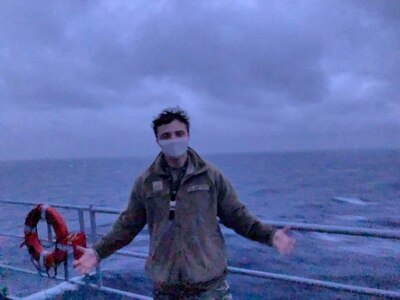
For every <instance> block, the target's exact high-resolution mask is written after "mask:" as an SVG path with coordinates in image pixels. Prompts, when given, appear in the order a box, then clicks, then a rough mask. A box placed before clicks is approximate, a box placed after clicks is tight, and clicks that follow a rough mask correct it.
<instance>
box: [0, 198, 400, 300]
mask: <svg viewBox="0 0 400 300" xmlns="http://www.w3.org/2000/svg"><path fill="white" fill-rule="evenodd" d="M0 203H2V204H12V205H23V206H36V205H37V204H38V203H34V202H17V201H0ZM50 205H51V206H53V207H55V208H62V209H66V210H75V211H77V213H78V220H79V228H80V231H82V232H85V229H86V227H85V220H84V212H87V213H89V218H90V241H91V243H92V244H93V243H95V242H96V240H97V236H98V234H97V225H96V214H119V213H120V212H121V211H120V210H118V209H115V208H107V207H95V206H93V205H89V206H85V205H65V204H50ZM263 221H265V222H266V223H268V224H271V225H274V226H276V227H278V228H280V227H283V226H290V228H291V230H296V231H309V232H320V233H330V234H343V235H353V236H363V237H374V238H384V239H391V240H400V232H399V231H397V230H388V229H367V228H357V227H346V226H327V225H320V224H303V223H290V222H277V221H269V220H263ZM47 232H48V240H49V241H51V240H52V239H53V238H52V232H51V226H48V227H47ZM0 236H5V237H14V238H23V236H22V235H14V234H10V233H3V232H0ZM116 254H118V255H123V256H127V257H135V258H141V259H146V258H147V255H146V254H144V253H139V252H134V251H126V250H119V251H117V252H116ZM0 268H3V269H9V270H12V271H16V272H24V273H28V274H38V273H37V272H33V271H30V270H28V269H22V268H16V267H13V266H9V265H4V264H0ZM66 268H68V267H66ZM228 270H229V271H230V272H231V273H234V274H240V275H246V276H252V277H259V278H266V279H273V280H281V281H289V282H295V283H300V284H306V285H310V286H318V287H323V288H327V289H332V290H339V291H345V292H350V293H355V294H361V295H370V296H378V297H389V298H395V299H400V291H394V290H384V289H377V288H370V287H362V286H356V285H348V284H342V283H337V282H332V281H324V280H316V279H311V278H305V277H299V276H290V275H286V274H277V273H270V272H264V271H257V270H249V269H243V268H236V267H231V266H229V267H228ZM39 275H41V276H43V274H40V273H39ZM93 275H94V277H95V280H96V283H95V284H93V283H88V281H87V280H86V281H85V280H82V278H73V279H70V278H68V270H67V269H66V270H64V278H62V277H56V278H54V279H55V280H61V281H68V282H71V283H73V284H77V285H87V286H90V287H92V288H94V289H97V290H99V291H102V292H106V293H113V294H118V295H122V296H126V297H129V298H132V299H151V298H150V297H147V296H144V295H138V294H135V293H131V292H127V291H123V290H119V289H114V288H111V287H107V286H104V285H103V280H102V270H101V267H100V264H99V265H98V266H97V267H96V272H95V273H93ZM10 299H19V298H17V297H12V296H11V298H10Z"/></svg>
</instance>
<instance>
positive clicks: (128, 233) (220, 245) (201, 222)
mask: <svg viewBox="0 0 400 300" xmlns="http://www.w3.org/2000/svg"><path fill="white" fill-rule="evenodd" d="M189 129H190V123H189V118H188V116H187V115H186V113H185V112H184V111H182V110H180V109H179V108H176V109H166V110H164V111H162V112H161V113H160V114H159V115H158V117H157V118H156V119H155V120H153V130H154V134H155V136H156V141H157V143H158V145H159V146H160V147H161V149H162V151H161V153H160V154H159V155H158V156H157V157H156V159H155V161H154V162H153V163H152V164H151V165H150V167H149V168H148V169H146V170H145V171H144V173H143V174H141V175H140V176H138V178H137V179H136V181H135V184H134V187H133V189H132V192H131V195H130V199H129V202H128V206H127V208H126V209H125V210H124V211H123V212H122V213H121V215H120V216H119V217H118V219H117V221H116V222H115V223H114V225H113V228H112V230H111V232H110V233H108V234H107V235H106V236H104V237H103V238H102V239H101V241H100V242H98V243H97V244H95V245H94V246H93V247H92V248H81V250H82V251H83V252H84V254H83V256H82V257H81V258H80V259H79V260H77V261H75V262H74V267H75V268H76V269H77V270H78V272H80V273H83V274H87V273H88V272H89V271H90V270H91V269H92V268H93V267H94V266H95V265H96V264H97V263H98V262H99V261H100V260H101V259H104V258H106V257H107V256H109V255H111V254H112V253H114V252H115V251H117V250H118V249H120V248H121V247H123V246H125V245H127V244H128V243H130V242H131V241H132V239H133V238H134V237H135V236H136V235H137V234H138V233H139V232H140V231H141V230H142V228H143V227H144V226H145V224H148V227H149V234H150V249H149V256H148V258H147V261H146V266H145V269H146V271H147V273H148V274H149V276H150V278H151V279H152V280H153V283H154V290H153V294H154V299H200V298H201V299H232V296H231V294H230V291H229V286H228V283H227V282H226V280H225V277H226V275H227V260H226V251H225V242H224V239H223V236H222V234H221V230H220V227H219V221H218V219H217V217H218V218H219V219H220V221H221V222H222V224H224V225H225V226H227V227H229V228H232V229H233V230H235V231H236V232H237V233H239V234H240V235H242V236H244V237H247V238H249V239H251V240H255V241H258V242H261V243H264V244H266V245H269V246H273V247H275V248H276V249H277V250H278V252H279V253H281V254H286V253H289V252H290V251H291V250H292V248H293V246H294V240H293V239H291V238H290V237H289V236H288V235H287V231H288V229H287V228H285V229H280V230H276V229H275V228H274V227H273V226H270V225H265V224H262V223H261V222H259V221H258V220H257V219H256V218H254V217H253V216H252V215H251V214H250V213H249V212H248V210H247V209H246V207H245V206H244V205H243V204H242V203H240V202H239V200H238V197H237V195H236V193H235V191H234V189H233V187H232V186H231V184H230V183H229V181H228V180H227V179H226V178H225V177H224V176H223V175H222V174H221V173H220V172H219V171H218V170H217V169H216V168H214V167H213V166H212V165H210V164H209V163H207V162H206V161H204V160H203V159H202V158H201V157H200V156H199V155H198V154H197V153H196V152H195V151H194V150H193V149H191V148H188V140H189V136H190V134H189Z"/></svg>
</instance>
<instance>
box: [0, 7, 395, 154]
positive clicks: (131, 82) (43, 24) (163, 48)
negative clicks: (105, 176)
mask: <svg viewBox="0 0 400 300" xmlns="http://www.w3.org/2000/svg"><path fill="white" fill-rule="evenodd" d="M399 11H400V4H398V2H397V1H356V0H355V1H307V2H292V1H268V2H264V1H225V2H215V1H199V2H192V1H185V2H182V1H158V2H154V3H153V2H148V1H135V2H127V1H113V2H100V1H90V2H84V3H80V5H79V6H78V5H75V4H72V3H68V2H66V3H58V2H46V1H43V2H40V4H38V3H30V2H27V3H20V2H3V3H1V4H0V117H1V118H0V126H2V127H1V128H6V129H7V130H8V132H14V134H16V135H18V136H19V137H18V138H14V140H15V143H13V145H14V146H13V147H11V146H8V145H11V142H10V143H7V144H6V145H4V146H3V147H4V148H3V149H4V150H3V153H6V152H7V153H9V152H10V151H9V150H7V149H11V148H12V149H14V150H15V149H22V148H21V146H19V145H20V143H22V141H29V143H31V144H37V145H41V144H43V140H41V139H39V138H38V137H39V136H41V137H43V139H44V140H46V141H52V140H56V141H57V145H59V146H57V147H58V148H57V149H56V150H54V151H53V152H52V153H53V154H54V155H56V154H55V153H57V152H58V151H61V150H60V149H63V140H62V139H61V138H57V137H60V136H64V137H65V140H70V141H73V143H77V144H79V143H83V142H82V141H85V140H88V139H90V138H89V136H90V137H93V139H95V140H96V142H93V144H97V145H102V146H101V147H103V148H107V145H106V144H104V145H103V143H102V140H105V139H111V140H113V141H114V143H117V140H118V138H121V137H123V136H125V135H127V134H128V135H134V134H135V133H136V134H138V136H140V137H143V136H144V134H142V133H143V131H142V129H139V131H135V129H133V127H136V126H137V124H138V122H144V123H145V124H146V126H148V124H149V123H150V121H151V117H152V116H155V115H156V114H157V113H158V112H159V110H161V109H162V108H164V107H166V106H175V105H181V106H182V107H184V108H187V109H188V110H189V113H190V114H191V115H192V116H193V120H194V121H197V122H200V124H201V126H199V127H198V129H197V132H198V134H199V136H201V137H202V139H207V133H208V132H215V133H216V134H217V136H216V140H221V137H224V138H227V136H231V135H230V133H229V134H227V133H226V130H227V129H229V128H232V127H235V130H236V131H235V132H236V134H239V133H240V136H241V137H244V138H246V136H247V137H249V138H252V139H253V142H251V143H249V145H250V144H251V145H250V146H249V148H248V149H249V150H252V149H270V148H271V149H272V148H273V149H281V148H282V149H283V148H287V147H288V145H289V144H290V145H293V146H290V147H292V148H296V145H297V147H299V148H304V147H307V145H312V147H317V148H318V147H325V146H326V145H327V143H326V141H321V142H318V141H317V140H318V136H322V135H330V136H332V137H334V138H337V139H338V140H339V139H340V136H341V135H343V134H344V133H343V130H344V129H346V128H347V129H349V132H351V134H353V135H355V136H361V135H368V133H369V132H373V135H372V136H371V137H370V140H369V142H368V145H373V144H374V138H375V139H376V141H377V142H376V143H375V144H376V145H380V144H382V139H381V137H382V134H381V131H382V130H383V129H382V128H384V131H385V132H390V136H391V137H390V138H388V139H387V142H386V144H388V145H389V144H390V145H392V144H393V138H396V137H398V136H397V135H396V133H395V129H396V128H398V126H399V122H400V121H398V120H400V115H399V110H400V109H399V107H400V106H399V105H400V104H399V100H398V99H400V87H399V85H398V78H399V77H400V55H399V54H398V49H399V48H400V36H399V34H398V28H399V27H398V26H399V20H400V18H399V16H400V13H399ZM32 114H33V115H34V116H35V117H32ZM21 118H22V120H21ZM59 118H65V119H67V120H71V121H70V122H65V121H60V119H59ZM128 120H129V121H132V123H130V122H129V121H128ZM54 122H57V124H58V125H57V126H55V125H54ZM90 122H92V123H90ZM93 122H94V123H93ZM16 124H19V125H16ZM91 124H97V125H96V126H91ZM194 126H195V125H194ZM138 127H139V128H142V127H141V126H138ZM80 128H86V129H87V130H88V131H87V134H86V135H85V134H84V133H82V130H80ZM146 128H147V127H146ZM194 128H196V126H195V127H194ZM342 128H343V130H342ZM113 130H115V131H116V132H117V134H114V135H113V134H112V133H111V132H112V131H113ZM143 130H144V129H143ZM139 132H140V133H139ZM260 132H262V134H261V133H260ZM263 134H264V135H267V136H269V137H275V140H276V144H271V143H268V145H267V144H265V143H262V142H261V140H263V139H264V137H263ZM351 134H350V133H349V136H351ZM5 135H6V134H4V133H3V135H2V136H1V135H0V137H3V138H8V140H10V141H11V140H12V139H11V138H10V133H7V136H5ZM299 136H306V137H307V136H308V139H313V138H315V140H314V141H313V142H312V143H311V142H310V143H308V142H304V140H305V139H304V138H303V139H298V138H297V137H299ZM378 136H379V139H378ZM230 138H231V139H232V140H233V139H234V134H232V136H231V137H230ZM17 140H18V141H17ZM194 140H196V139H194ZM378 140H379V142H378ZM38 141H41V142H38ZM291 141H295V142H291ZM307 143H308V144H307ZM332 144H334V142H333V143H332ZM364 144H365V143H364V142H362V141H361V142H360V145H364ZM383 144H385V142H384V143H383ZM132 145H133V144H129V147H131V146H132ZM121 147H122V146H121ZM124 147H128V144H125V146H124ZM232 147H233V148H234V146H231V147H230V149H233V148H232ZM329 147H331V146H329ZM78 148H79V147H78ZM78 148H77V149H78ZM98 148H100V146H99V147H97V149H98ZM139 148H140V147H139ZM139 148H138V150H137V151H138V152H141V153H144V152H146V151H145V150H139ZM140 149H142V148H140ZM215 149H216V151H217V150H218V149H219V150H218V151H220V150H221V149H222V150H224V147H223V146H222V145H220V144H219V143H216V144H215ZM91 150H93V151H94V149H90V147H87V150H85V151H86V152H87V154H88V155H89V154H90V151H91ZM18 151H19V152H20V153H21V155H22V153H25V154H24V155H26V156H29V151H26V150H18ZM18 151H11V152H18ZM74 151H75V152H76V153H79V150H74ZM96 151H97V150H96ZM113 151H114V152H113ZM0 152H1V151H0ZM39 152H40V151H39ZM94 152H95V151H94ZM94 152H93V153H94ZM105 152H107V153H117V152H118V151H116V150H115V147H114V148H112V149H111V148H110V149H109V150H107V151H105ZM53 154H52V155H53ZM67 154H68V153H65V155H67ZM77 155H78V154H77ZM99 155H100V154H99ZM34 156H37V154H34Z"/></svg>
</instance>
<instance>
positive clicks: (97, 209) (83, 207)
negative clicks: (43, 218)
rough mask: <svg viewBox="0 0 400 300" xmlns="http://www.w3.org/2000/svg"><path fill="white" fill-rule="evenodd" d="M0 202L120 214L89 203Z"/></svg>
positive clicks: (111, 209) (118, 211)
mask: <svg viewBox="0 0 400 300" xmlns="http://www.w3.org/2000/svg"><path fill="white" fill-rule="evenodd" d="M0 203H3V204H16V205H24V206H36V205H38V204H39V203H46V204H49V205H51V206H53V207H55V208H63V209H67V210H84V211H94V212H98V213H105V214H120V213H121V210H120V209H116V208H111V207H95V206H92V207H91V206H89V205H71V204H60V203H47V202H45V201H43V202H29V201H9V200H2V201H0Z"/></svg>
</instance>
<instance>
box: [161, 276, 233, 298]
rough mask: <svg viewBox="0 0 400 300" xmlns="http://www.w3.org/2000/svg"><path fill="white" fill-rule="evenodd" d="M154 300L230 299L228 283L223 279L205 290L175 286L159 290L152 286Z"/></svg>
mask: <svg viewBox="0 0 400 300" xmlns="http://www.w3.org/2000/svg"><path fill="white" fill-rule="evenodd" d="M153 297H154V300H232V299H233V298H232V294H231V291H230V289H229V284H228V282H227V281H226V280H224V281H223V282H222V283H221V284H219V285H217V286H215V287H213V288H212V289H209V290H206V291H199V292H194V291H193V290H187V289H181V288H176V289H174V290H168V291H164V290H160V289H157V288H154V290H153Z"/></svg>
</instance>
